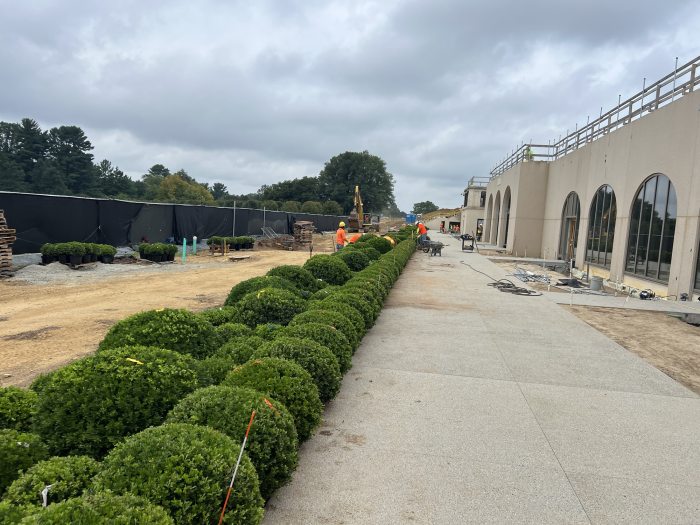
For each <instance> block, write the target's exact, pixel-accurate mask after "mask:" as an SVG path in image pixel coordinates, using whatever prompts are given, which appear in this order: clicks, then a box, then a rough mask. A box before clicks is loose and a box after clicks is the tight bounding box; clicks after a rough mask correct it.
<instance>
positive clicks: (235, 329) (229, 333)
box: [216, 323, 253, 344]
mask: <svg viewBox="0 0 700 525" xmlns="http://www.w3.org/2000/svg"><path fill="white" fill-rule="evenodd" d="M216 334H217V335H218V336H219V341H220V343H221V344H226V343H227V342H229V341H230V340H231V339H237V338H239V337H248V336H251V335H253V330H251V328H250V326H248V325H245V324H243V323H224V324H221V325H219V326H217V327H216Z"/></svg>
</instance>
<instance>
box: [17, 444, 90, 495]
mask: <svg viewBox="0 0 700 525" xmlns="http://www.w3.org/2000/svg"><path fill="white" fill-rule="evenodd" d="M99 470H100V464H99V463H98V462H97V461H95V460H94V459H92V458H90V457H88V456H68V457H58V456H57V457H53V458H49V459H47V460H44V461H40V462H39V463H37V464H35V465H33V466H31V467H29V469H28V470H26V471H25V472H24V473H23V474H22V475H21V476H20V477H19V478H17V479H16V480H15V481H13V482H12V485H10V487H9V488H8V489H7V492H6V493H5V499H6V500H7V501H9V502H10V503H12V504H14V505H41V504H42V498H41V491H42V490H44V487H46V486H47V485H51V488H50V489H49V492H48V496H47V500H48V502H49V503H50V504H53V503H57V502H59V501H64V500H67V499H68V498H74V497H77V496H80V495H81V494H82V493H83V491H84V490H85V489H86V488H88V487H89V486H90V483H91V482H92V478H93V477H94V476H95V474H97V472H98V471H99Z"/></svg>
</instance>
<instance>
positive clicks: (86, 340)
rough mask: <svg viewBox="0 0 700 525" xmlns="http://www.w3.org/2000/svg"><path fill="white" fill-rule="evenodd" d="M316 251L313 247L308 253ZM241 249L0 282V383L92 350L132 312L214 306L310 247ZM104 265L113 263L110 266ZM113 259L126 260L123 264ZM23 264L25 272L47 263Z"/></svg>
mask: <svg viewBox="0 0 700 525" xmlns="http://www.w3.org/2000/svg"><path fill="white" fill-rule="evenodd" d="M331 245H332V243H331ZM320 251H322V247H321V246H315V248H314V253H318V252H320ZM242 254H244V252H237V253H236V255H242ZM245 255H250V256H251V257H250V258H249V259H246V260H241V261H238V262H231V261H229V260H228V259H226V258H224V257H222V256H217V257H212V256H210V255H209V254H208V253H207V254H201V255H197V256H196V257H192V256H191V257H189V258H188V261H187V263H186V264H185V265H182V264H180V262H179V261H178V262H177V263H175V264H169V265H151V266H141V265H116V264H115V265H97V264H96V265H95V268H94V269H93V270H92V271H91V270H89V269H87V270H83V271H75V270H67V269H66V267H63V268H61V269H60V270H57V272H59V273H61V272H63V271H68V272H69V276H66V277H65V278H62V279H61V281H58V282H57V281H56V280H53V281H51V280H48V281H46V276H45V275H42V276H41V277H42V278H44V279H45V280H44V281H41V280H39V281H38V282H44V283H45V284H32V283H31V282H27V281H22V280H19V279H16V278H15V279H11V280H3V281H0V385H2V386H7V385H19V386H27V385H29V384H30V383H31V382H32V380H33V379H34V378H35V377H36V376H37V375H39V374H40V373H42V372H46V371H49V370H52V369H55V368H57V367H60V366H63V365H65V364H66V363H69V362H71V361H74V360H76V359H78V358H80V357H82V356H84V355H86V354H89V353H91V352H93V351H94V350H95V349H96V347H97V344H98V343H99V342H100V341H101V340H102V338H103V337H104V335H105V334H106V332H107V330H108V329H109V327H110V326H111V325H112V324H114V323H115V322H117V321H119V320H121V319H123V318H124V317H126V316H128V315H130V314H133V313H136V312H139V311H142V310H149V309H153V308H162V307H170V308H188V309H191V310H193V311H199V310H203V309H205V308H209V307H214V306H219V305H221V304H222V303H223V302H224V300H225V298H226V296H227V294H228V292H229V290H230V289H231V287H232V286H233V285H234V284H236V283H238V282H240V281H242V280H244V279H248V278H250V277H254V276H256V275H263V274H265V273H266V272H267V271H268V270H269V269H270V268H272V267H274V266H278V265H280V264H302V263H303V262H304V261H305V260H306V259H308V257H309V254H308V252H287V251H279V250H269V251H267V250H264V251H263V250H261V251H257V250H256V251H252V252H247V253H245ZM56 264H58V263H56ZM104 266H112V267H114V270H113V273H112V274H110V273H109V272H110V270H109V268H105V267H104ZM118 266H128V271H125V269H124V268H117V267H118ZM100 267H102V268H100ZM28 268H29V269H30V270H29V271H28V272H27V273H28V274H29V273H31V272H36V270H37V269H38V268H42V269H45V268H48V267H33V268H34V269H33V270H31V269H32V267H28ZM39 271H41V270H39ZM35 282H37V281H36V280H35Z"/></svg>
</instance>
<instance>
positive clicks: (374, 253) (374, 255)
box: [356, 243, 382, 261]
mask: <svg viewBox="0 0 700 525" xmlns="http://www.w3.org/2000/svg"><path fill="white" fill-rule="evenodd" d="M356 250H357V251H358V252H362V253H364V254H365V255H366V256H367V257H368V258H369V260H370V261H376V260H377V259H379V258H380V257H381V256H382V254H381V253H380V252H379V251H378V250H377V249H376V248H372V247H371V246H369V245H367V243H363V244H359V245H357V248H356Z"/></svg>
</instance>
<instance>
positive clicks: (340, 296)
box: [319, 290, 380, 328]
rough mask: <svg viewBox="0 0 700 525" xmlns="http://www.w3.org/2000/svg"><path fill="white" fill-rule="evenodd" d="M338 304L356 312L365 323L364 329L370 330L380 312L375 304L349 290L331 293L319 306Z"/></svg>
mask: <svg viewBox="0 0 700 525" xmlns="http://www.w3.org/2000/svg"><path fill="white" fill-rule="evenodd" d="M339 302H340V303H343V304H347V305H348V306H352V307H353V308H354V309H355V310H357V311H358V312H359V313H360V315H361V316H362V319H363V320H364V322H365V327H367V328H370V327H371V326H372V325H373V324H374V321H375V320H376V318H377V316H378V315H379V311H380V310H379V308H378V307H377V306H376V305H375V303H373V302H371V301H368V300H367V299H366V298H365V297H364V296H362V295H360V294H357V293H353V291H351V290H341V291H339V292H336V293H333V294H331V295H330V296H328V297H327V298H326V299H324V300H323V301H321V302H320V303H319V304H334V303H339ZM326 309H328V308H326Z"/></svg>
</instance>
